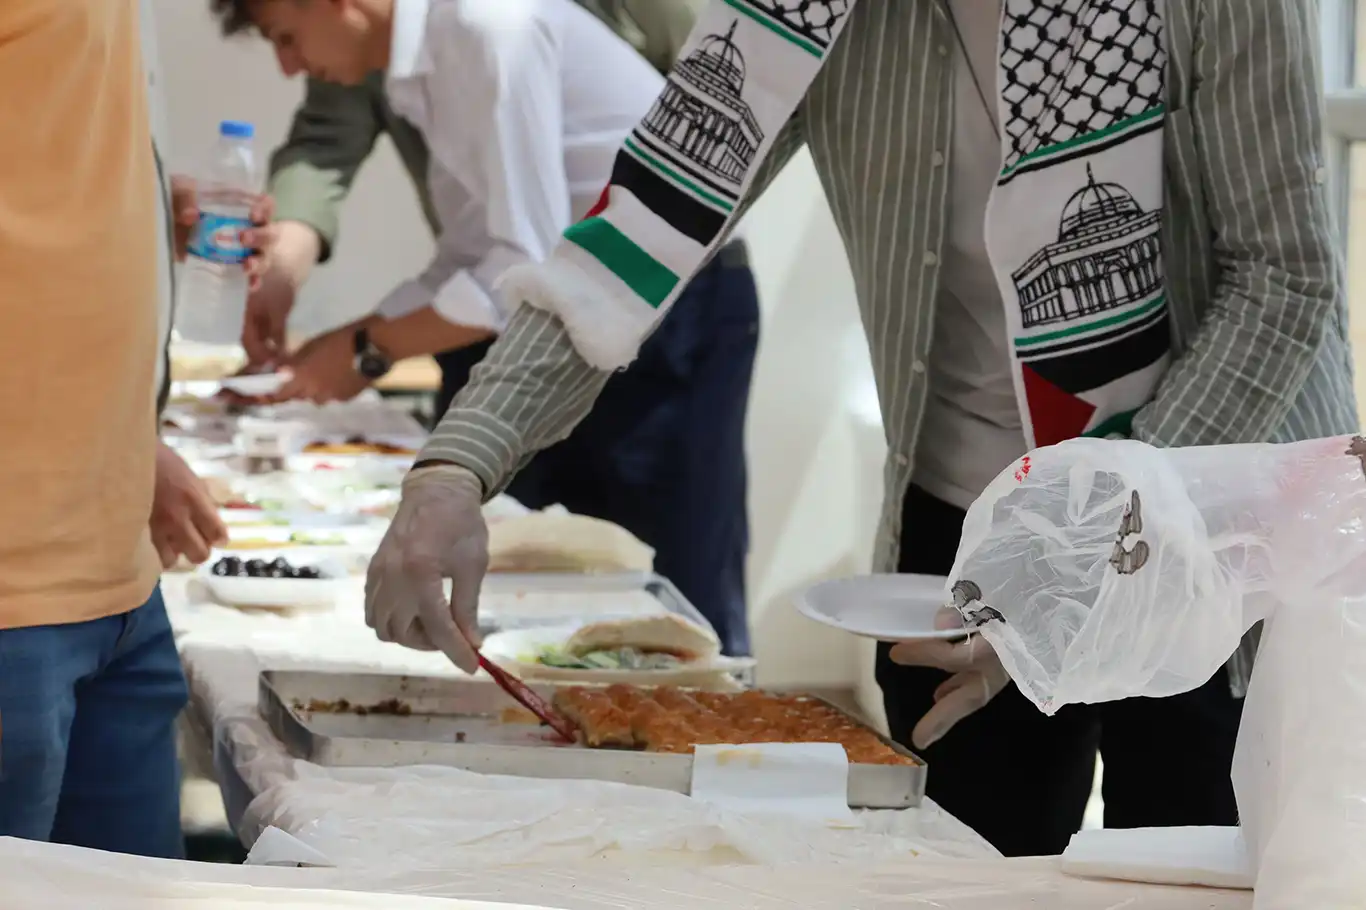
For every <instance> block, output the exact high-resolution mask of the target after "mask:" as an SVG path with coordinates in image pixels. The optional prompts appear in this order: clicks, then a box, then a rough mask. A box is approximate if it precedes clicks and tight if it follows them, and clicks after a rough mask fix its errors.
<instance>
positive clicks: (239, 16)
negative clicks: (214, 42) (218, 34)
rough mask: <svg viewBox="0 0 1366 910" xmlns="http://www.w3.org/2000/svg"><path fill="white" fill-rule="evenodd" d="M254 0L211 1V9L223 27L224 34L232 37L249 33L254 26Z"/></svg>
mask: <svg viewBox="0 0 1366 910" xmlns="http://www.w3.org/2000/svg"><path fill="white" fill-rule="evenodd" d="M251 4H252V0H209V7H210V9H211V10H212V12H213V14H214V15H215V16H216V17H218V21H219V22H220V23H221V24H222V26H223V34H224V35H227V36H229V37H231V36H232V35H240V34H242V33H243V32H246V31H249V30H250V29H251V28H252V26H253V22H252V18H251V9H250V6H251Z"/></svg>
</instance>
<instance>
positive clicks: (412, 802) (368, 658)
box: [164, 576, 996, 869]
mask: <svg viewBox="0 0 1366 910" xmlns="http://www.w3.org/2000/svg"><path fill="white" fill-rule="evenodd" d="M164 591H165V596H166V602H167V605H168V609H169V610H170V614H171V619H172V623H173V624H174V626H175V628H176V630H177V638H178V641H179V643H180V646H181V653H182V656H183V660H184V663H185V667H186V673H187V676H188V678H189V681H190V688H191V712H190V716H191V721H192V723H194V724H195V725H196V726H198V727H199V729H200V730H201V731H202V733H203V734H204V739H205V741H206V742H211V743H212V745H213V756H214V765H215V768H216V770H217V776H218V779H219V783H220V785H221V787H222V788H223V792H224V799H225V803H226V804H227V808H228V815H229V819H230V821H231V822H232V823H233V825H234V827H235V828H236V829H237V831H238V833H239V835H240V836H241V837H242V839H243V841H244V842H245V843H247V844H248V845H250V844H252V843H253V842H254V841H255V838H256V836H257V835H258V834H259V832H260V831H261V830H262V828H263V827H265V826H266V825H275V826H277V827H280V828H282V829H283V830H285V831H288V832H290V833H291V834H294V835H296V836H298V837H300V838H301V839H304V840H305V841H306V842H308V843H310V844H311V845H313V846H315V847H317V848H318V849H320V850H322V851H323V853H324V854H325V855H327V856H328V858H329V859H330V860H332V861H333V862H334V863H337V864H338V865H342V866H347V867H352V868H354V867H359V866H365V867H369V868H377V867H378V868H388V869H392V868H394V867H395V865H403V866H406V867H408V868H413V869H431V868H445V869H450V868H454V867H470V868H473V867H476V866H491V865H498V864H507V863H527V862H535V863H540V864H544V863H573V862H578V861H585V860H588V859H590V858H602V857H611V858H616V859H619V860H620V859H624V860H626V861H630V862H637V861H639V862H648V863H651V864H659V863H664V864H671V865H677V864H685V865H692V864H711V863H717V862H752V863H768V864H776V863H789V862H791V863H798V862H802V863H807V862H823V863H834V862H855V861H857V862H865V863H866V862H871V861H878V860H894V859H899V858H902V857H907V856H912V855H917V856H921V857H928V856H936V857H963V858H980V857H991V856H995V855H996V854H995V851H993V850H992V849H991V847H990V846H989V845H987V844H986V843H985V842H984V841H982V840H981V838H979V837H978V836H977V835H976V834H975V833H974V832H972V831H971V830H970V829H968V828H967V827H966V826H964V825H963V824H961V823H960V822H958V821H957V820H955V819H953V818H952V817H951V816H949V815H948V814H947V813H944V812H943V811H942V810H940V809H939V808H938V807H936V806H934V805H932V804H930V805H926V806H925V807H923V808H920V809H914V810H907V811H902V812H869V813H862V814H861V816H860V818H861V822H862V827H861V828H860V829H858V830H831V829H826V828H822V827H814V826H813V827H812V828H811V829H809V830H808V829H805V828H804V827H803V826H793V825H788V824H780V823H773V822H758V821H755V820H752V819H744V818H738V817H735V816H732V815H728V814H725V813H719V812H718V811H716V810H714V809H710V808H707V807H704V806H702V805H701V804H699V803H696V802H694V801H692V800H690V799H688V798H687V797H683V796H680V795H679V794H675V793H665V792H662V791H655V790H646V789H643V788H637V787H625V786H618V785H610V784H601V783H596V782H588V781H577V782H572V783H565V782H558V781H527V780H513V779H508V778H498V777H489V776H483V775H474V774H468V773H465V772H461V771H457V770H454V769H449V768H418V769H410V768H399V769H329V768H323V767H320V766H317V765H313V764H311V763H309V762H304V761H300V760H297V759H294V758H292V757H291V756H289V755H288V754H287V753H286V752H285V751H284V748H283V747H282V745H281V744H280V742H279V741H278V740H277V739H276V738H275V737H274V735H272V734H271V733H270V731H269V729H268V728H267V727H266V725H265V722H264V721H263V720H261V718H260V716H259V714H258V711H257V708H256V697H257V678H258V675H259V673H260V671H261V670H263V669H330V670H343V671H345V670H353V671H372V672H373V671H378V672H392V673H414V674H424V675H439V674H455V673H457V672H458V671H456V670H455V669H454V668H453V667H451V666H450V665H449V663H448V662H447V661H446V660H445V658H444V657H442V656H441V655H439V654H423V653H418V652H413V651H409V650H407V649H405V648H401V647H398V646H396V645H389V644H384V643H382V642H379V641H377V640H376V639H375V637H374V633H373V632H371V631H370V630H369V629H368V628H366V627H365V624H364V621H363V619H362V611H361V609H360V604H359V591H357V592H356V598H355V602H352V603H345V604H342V605H339V607H338V608H337V609H336V610H333V611H327V612H323V613H315V614H304V615H295V616H292V617H287V616H282V615H277V614H273V613H259V612H258V613H246V612H242V611H239V610H235V609H229V608H224V607H220V606H217V605H213V604H210V603H207V602H206V601H205V599H204V597H203V596H202V594H200V593H199V589H198V586H197V583H196V582H194V581H193V580H192V579H189V578H187V577H184V576H180V577H175V576H171V577H168V579H167V581H166V582H165V586H164Z"/></svg>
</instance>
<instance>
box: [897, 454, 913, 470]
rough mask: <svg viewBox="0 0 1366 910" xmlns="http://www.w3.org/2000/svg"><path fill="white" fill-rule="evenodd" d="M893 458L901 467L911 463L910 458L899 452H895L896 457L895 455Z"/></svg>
mask: <svg viewBox="0 0 1366 910" xmlns="http://www.w3.org/2000/svg"><path fill="white" fill-rule="evenodd" d="M894 460H895V461H896V463H897V464H898V465H900V466H901V467H903V468H904V467H906V465H908V464H910V463H911V460H910V459H909V458H907V457H906V456H905V455H902V454H901V453H900V452H897V453H896V457H895V459H894Z"/></svg>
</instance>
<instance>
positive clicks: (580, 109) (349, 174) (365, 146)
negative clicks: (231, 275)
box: [214, 0, 758, 654]
mask: <svg viewBox="0 0 1366 910" xmlns="http://www.w3.org/2000/svg"><path fill="white" fill-rule="evenodd" d="M499 2H500V0H348V2H344V3H341V4H324V3H322V2H320V0H215V3H214V6H215V8H216V9H217V10H218V11H219V13H220V14H221V15H222V16H223V18H224V23H225V27H226V28H227V30H228V31H229V32H232V31H235V30H238V29H240V28H249V27H251V28H255V29H256V30H258V31H259V32H260V33H261V34H262V35H263V36H264V37H265V38H267V39H268V40H270V41H271V42H272V43H273V44H274V45H275V48H276V53H277V57H278V59H279V62H280V65H281V68H282V69H283V70H284V71H285V72H286V74H289V75H292V74H294V73H295V72H307V73H308V74H309V75H310V76H312V77H313V78H311V79H310V81H309V86H308V93H307V96H306V99H305V101H304V104H303V106H302V108H301V109H300V110H299V111H298V113H297V114H296V117H295V120H294V124H293V127H292V129H291V132H290V136H289V139H288V141H287V142H286V144H285V145H284V147H282V148H281V149H279V150H278V151H277V152H276V153H275V155H274V156H273V159H272V166H271V171H272V179H271V184H270V191H271V193H272V195H273V196H274V197H275V200H276V205H277V221H278V223H277V226H276V228H275V230H274V236H275V241H276V242H275V245H274V247H273V248H272V262H273V263H274V266H273V268H272V271H271V273H270V274H268V275H267V276H265V281H264V283H263V287H262V290H261V291H260V292H259V293H257V294H255V295H253V297H252V299H251V300H250V302H249V304H248V316H247V320H246V324H245V327H244V337H243V344H244V347H246V349H247V351H248V354H249V356H250V358H251V359H252V360H253V361H254V362H256V363H265V362H271V361H274V362H277V363H280V364H283V365H285V366H287V367H288V368H289V369H290V370H291V371H292V372H293V374H294V376H293V379H292V380H291V382H290V384H289V385H287V386H286V388H285V389H284V390H283V395H284V396H286V397H300V398H308V399H312V400H315V401H327V400H334V399H346V398H350V397H351V396H353V395H355V394H357V393H358V392H359V391H361V390H362V389H363V388H364V387H365V386H366V384H367V383H368V382H369V381H371V380H373V379H376V378H378V376H380V375H382V374H383V372H384V371H385V370H386V369H387V367H388V364H390V363H392V362H393V361H395V360H398V359H402V358H404V357H411V356H416V355H420V354H435V355H436V356H437V361H438V362H439V363H440V365H441V368H442V374H443V383H442V394H441V396H440V400H439V401H438V410H439V412H440V413H444V411H445V408H446V407H447V406H448V405H449V402H450V401H451V399H452V398H453V397H454V395H455V393H456V392H457V391H458V390H459V389H460V388H461V387H463V386H464V384H465V382H466V380H467V379H468V378H469V375H470V371H471V369H472V368H473V367H474V366H475V365H476V364H478V363H479V362H480V361H481V360H482V358H483V356H484V353H485V351H486V350H487V349H488V347H489V345H490V344H491V342H492V338H493V336H494V335H496V334H497V333H498V331H499V328H500V325H499V321H498V320H499V314H498V313H497V306H498V304H497V302H496V301H497V295H496V293H495V292H494V290H493V287H494V285H495V284H496V282H497V279H498V276H499V274H500V273H501V271H502V270H504V269H505V268H506V267H508V266H510V265H515V264H517V262H518V261H519V260H527V261H536V260H538V259H539V258H540V256H541V255H543V254H544V253H545V252H548V250H549V244H550V243H553V241H554V239H555V238H556V237H557V236H558V233H559V231H561V230H563V229H564V228H565V227H567V226H568V225H569V224H570V223H571V222H572V221H573V220H577V219H578V218H582V217H583V216H584V215H585V214H586V213H587V212H588V211H589V210H590V209H592V208H593V207H594V206H595V205H596V204H598V203H599V201H600V196H601V194H602V190H603V187H604V186H605V184H606V182H607V178H608V174H609V171H610V169H611V161H612V156H613V154H614V153H615V149H616V146H617V144H618V143H619V142H620V141H621V138H622V136H624V134H625V130H626V129H627V128H628V127H629V126H630V125H631V124H632V123H634V122H635V120H636V118H638V117H639V116H640V114H642V113H644V111H645V110H646V108H647V107H648V106H649V104H650V102H651V101H652V100H653V98H654V96H655V95H656V94H657V92H658V91H659V88H660V86H661V85H662V79H661V78H660V77H659V76H658V75H657V73H655V72H652V71H651V68H650V66H649V65H647V64H646V63H645V62H643V61H642V60H641V58H640V56H638V55H637V54H636V53H634V52H633V51H632V50H631V49H630V47H629V46H628V45H627V44H626V43H624V42H623V41H622V40H621V38H622V37H623V36H626V37H628V38H629V37H631V36H634V37H635V38H636V41H635V42H634V43H635V44H636V46H637V48H638V49H639V50H641V51H642V52H644V53H645V54H646V55H647V59H651V61H652V62H654V63H655V66H656V68H658V67H660V66H663V65H666V64H667V62H668V58H669V56H670V55H669V54H668V53H667V52H666V51H665V50H664V49H665V48H676V47H677V46H678V45H679V44H680V43H681V41H682V38H683V37H685V36H686V33H687V28H686V26H687V23H688V22H689V21H690V20H689V18H688V17H687V16H686V15H685V14H686V12H687V11H686V9H685V8H684V7H682V6H680V5H679V4H678V3H670V2H665V3H658V2H656V3H643V2H642V3H638V4H637V3H626V2H578V0H575V2H571V0H527V2H522V3H518V4H514V5H511V6H500V5H497V4H498V3H499ZM576 3H577V7H583V8H586V9H587V10H588V12H589V13H593V14H595V15H596V16H597V18H598V20H600V22H599V21H594V19H593V17H592V16H589V15H587V14H585V12H584V11H583V9H579V8H577V7H576V5H575V4H576ZM601 22H605V23H606V24H607V25H608V26H610V27H611V30H610V31H609V30H607V29H604V28H603V27H602V25H601V24H600V23H601ZM613 33H615V34H613ZM489 61H492V63H490V62H489ZM590 63H591V65H589V64H590ZM320 76H321V77H325V81H324V78H319V77H320ZM495 79H496V82H495V81H493V80H495ZM346 83H354V84H346ZM618 127H619V128H618ZM381 133H388V135H389V136H390V138H391V139H392V141H393V143H394V146H395V148H396V150H397V151H398V154H399V157H400V159H401V160H402V161H403V163H404V166H405V168H406V169H407V170H408V172H409V174H410V176H411V177H412V178H413V182H414V184H415V185H416V187H417V189H418V193H419V197H420V199H421V202H422V207H423V211H424V213H425V215H426V217H427V220H428V222H429V224H430V225H431V226H432V229H433V231H434V233H436V234H437V236H438V244H437V246H438V250H437V253H436V256H435V258H434V260H433V262H432V265H431V266H429V267H428V269H426V270H424V272H423V273H422V274H420V275H419V276H417V277H416V278H414V279H413V280H411V281H408V282H405V283H404V284H402V285H400V286H399V287H398V288H396V289H395V290H394V292H392V293H391V294H389V295H388V296H387V297H386V298H385V299H384V301H382V302H381V303H380V304H379V306H378V307H377V308H376V310H375V315H373V316H371V317H369V318H367V319H364V320H361V321H360V322H357V323H353V324H351V325H348V326H344V327H343V328H341V329H338V330H336V331H333V332H329V333H326V334H324V335H322V336H320V337H319V338H316V339H313V340H312V341H310V342H309V343H308V344H306V345H304V346H303V347H302V348H301V349H299V350H298V351H294V352H290V353H288V354H286V352H285V348H284V342H283V327H284V323H285V320H286V318H287V316H288V313H289V310H290V309H291V307H292V305H293V300H294V297H295V294H296V292H297V290H298V289H299V287H300V286H301V285H302V283H303V282H304V281H305V280H306V279H307V277H308V276H309V274H310V273H311V271H312V268H313V265H314V264H315V263H316V262H319V261H325V260H326V259H327V258H328V257H329V256H330V255H331V252H332V249H333V245H334V243H335V239H336V236H337V230H338V212H339V207H340V205H341V203H342V201H343V200H344V198H345V196H346V194H347V191H348V190H349V188H350V185H351V182H352V180H353V179H354V177H355V175H356V173H357V171H358V170H359V168H360V166H361V165H362V163H363V162H364V161H365V159H366V158H367V156H368V155H369V153H370V151H371V150H372V149H373V147H374V143H375V141H376V139H377V138H378V137H379V135H380V134H381ZM550 222H554V223H553V224H551V223H550ZM688 294H689V296H690V298H691V299H692V300H693V301H694V306H692V307H688V308H683V307H680V308H679V316H678V317H677V318H670V319H667V320H665V321H664V322H663V323H662V324H661V326H660V329H659V331H658V332H657V333H656V334H655V336H654V337H653V338H652V339H651V342H650V343H649V344H648V345H646V347H645V348H644V349H643V350H642V351H641V356H640V358H639V359H638V360H637V361H636V362H635V363H634V364H632V365H631V367H630V368H629V369H627V370H624V371H622V372H621V373H620V375H618V376H617V377H615V378H614V380H613V382H612V383H611V385H610V386H609V389H608V391H607V396H608V401H609V403H608V404H606V405H604V406H602V407H600V408H599V409H598V410H597V412H596V413H595V415H594V418H593V419H592V420H590V421H587V422H585V423H584V424H583V425H582V426H580V427H579V428H578V429H577V430H576V431H575V432H574V433H573V434H572V435H570V437H569V438H568V439H566V440H564V441H563V442H562V443H560V444H559V445H558V446H555V447H554V448H552V449H549V450H547V451H546V452H545V453H543V454H541V455H539V456H538V457H537V458H536V459H534V460H533V461H532V462H531V463H530V464H529V465H528V466H527V467H526V470H524V471H523V472H522V473H521V474H520V476H519V477H518V480H517V482H516V483H515V484H513V485H512V486H511V487H510V488H509V491H508V492H509V493H510V494H511V495H512V496H513V497H515V498H517V499H518V500H520V501H522V502H523V503H524V504H526V505H527V506H529V507H532V508H541V507H545V506H548V505H552V504H556V503H559V504H562V505H564V506H565V507H566V508H568V509H570V510H571V511H574V512H578V513H581V514H586V515H591V516H594V517H598V518H602V519H605V520H608V521H612V522H615V523H616V524H619V525H621V526H622V527H625V528H626V529H628V530H630V531H631V532H632V533H634V534H635V535H636V536H638V537H639V538H641V539H642V540H643V541H645V543H647V544H649V545H650V546H651V547H653V548H654V549H655V551H656V558H655V566H656V569H657V570H658V571H659V572H660V573H661V574H663V575H664V576H666V577H667V578H669V579H670V580H672V581H673V582H674V583H675V584H677V585H678V587H679V589H680V590H681V591H682V593H683V594H684V596H685V597H686V598H688V600H690V601H691V602H692V603H693V604H694V605H696V606H697V608H698V609H699V610H700V611H701V612H702V613H703V615H705V616H706V617H707V618H708V619H709V620H710V621H711V623H712V625H713V626H715V628H716V631H717V633H718V635H719V636H720V638H721V641H722V644H723V647H724V648H725V650H726V651H727V652H728V653H731V654H746V653H748V651H749V637H748V631H747V628H746V622H745V604H744V562H745V556H746V552H747V549H748V526H747V519H746V513H745V492H746V476H745V465H744V418H745V410H746V405H747V400H748V393H749V383H750V377H751V374H752V370H753V363H754V356H755V350H756V347H757V341H758V299H757V295H756V291H755V286H754V280H753V275H752V274H751V272H750V270H749V267H748V262H747V258H746V255H745V251H744V247H743V245H742V244H740V243H738V242H735V243H731V244H729V245H727V246H726V247H724V248H722V249H721V250H719V251H718V253H717V255H716V256H715V258H714V259H712V260H711V262H710V263H708V264H706V265H705V266H703V267H702V268H701V269H700V271H698V272H697V274H696V275H695V276H694V278H693V281H692V282H691V284H690V286H689V291H688Z"/></svg>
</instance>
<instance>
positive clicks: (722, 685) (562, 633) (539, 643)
mask: <svg viewBox="0 0 1366 910" xmlns="http://www.w3.org/2000/svg"><path fill="white" fill-rule="evenodd" d="M580 625H581V624H577V623H576V624H568V625H561V626H550V627H540V628H532V629H513V630H509V631H506V632H495V633H493V634H491V635H489V636H487V637H485V639H484V646H483V653H484V656H485V657H488V658H489V659H490V660H493V661H495V662H497V663H498V665H499V666H501V667H503V668H504V669H506V670H508V671H509V672H511V673H513V674H515V675H517V676H519V677H521V678H522V679H526V680H533V679H539V680H546V681H555V682H564V683H571V682H573V683H597V684H602V685H610V684H612V683H627V684H631V685H648V686H664V685H670V686H696V687H699V688H717V689H723V690H724V689H733V688H736V687H737V686H738V683H736V682H735V677H736V675H738V674H744V673H747V672H751V671H752V670H753V669H754V666H755V661H754V659H753V658H751V657H724V656H722V657H714V658H710V659H708V660H705V661H695V662H690V663H682V664H676V665H672V666H666V667H659V668H645V667H632V666H629V665H626V666H617V667H607V666H603V667H576V666H555V665H553V664H549V663H546V662H545V661H544V660H542V659H539V658H541V656H542V655H544V654H546V653H551V654H553V653H555V651H556V650H557V649H559V648H560V647H562V646H563V644H564V642H565V641H567V640H568V639H569V637H570V636H571V635H572V634H573V633H574V632H575V630H576V629H578V628H579V627H580Z"/></svg>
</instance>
